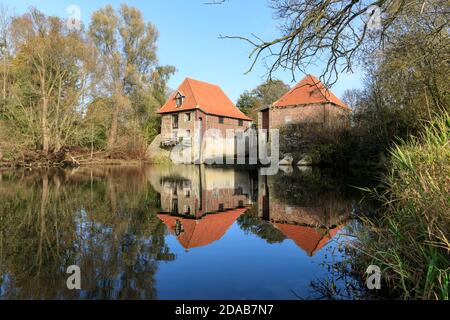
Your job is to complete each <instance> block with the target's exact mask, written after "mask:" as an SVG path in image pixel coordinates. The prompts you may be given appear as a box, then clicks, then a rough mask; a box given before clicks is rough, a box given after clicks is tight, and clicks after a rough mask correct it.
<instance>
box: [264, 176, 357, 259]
mask: <svg viewBox="0 0 450 320" xmlns="http://www.w3.org/2000/svg"><path fill="white" fill-rule="evenodd" d="M280 181H281V182H283V179H278V180H276V178H275V177H267V176H259V179H258V190H259V192H258V216H259V217H260V218H262V219H264V220H266V221H270V222H271V224H272V225H273V226H274V227H275V228H277V229H278V230H279V231H280V232H281V233H283V234H284V235H285V236H286V237H287V238H289V239H291V240H292V241H294V243H295V244H296V245H297V246H299V247H300V248H302V249H303V250H304V251H305V252H306V253H307V254H308V255H310V256H312V255H314V254H315V253H317V252H318V251H320V250H321V249H322V248H323V247H324V246H325V245H326V244H327V243H328V241H329V240H331V239H332V238H333V237H334V236H335V235H336V234H337V233H338V231H339V230H340V229H341V228H342V227H343V226H344V225H345V223H346V222H347V221H348V219H349V217H350V214H351V205H350V203H349V202H348V201H346V200H344V199H342V198H340V197H336V195H335V194H334V193H333V192H319V193H314V192H311V193H308V191H309V190H308V185H307V184H305V186H304V189H305V194H306V195H307V196H306V197H305V198H307V199H305V200H304V201H302V199H296V201H289V200H290V199H289V198H290V197H291V196H292V194H289V192H290V190H289V189H288V188H286V187H287V185H288V184H289V182H287V183H286V185H283V184H282V183H280ZM299 183H300V182H299ZM275 189H276V190H275ZM283 189H285V191H284V192H285V196H284V197H283V198H282V197H279V196H278V197H276V196H274V195H273V193H275V192H274V191H276V193H277V194H278V195H280V194H283ZM292 202H294V203H295V204H290V203H292ZM288 203H289V204H288Z"/></svg>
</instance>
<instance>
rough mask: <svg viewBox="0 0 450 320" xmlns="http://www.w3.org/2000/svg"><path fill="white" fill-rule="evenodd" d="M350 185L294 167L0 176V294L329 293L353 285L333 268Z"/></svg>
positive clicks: (350, 210)
mask: <svg viewBox="0 0 450 320" xmlns="http://www.w3.org/2000/svg"><path fill="white" fill-rule="evenodd" d="M350 183H351V182H348V181H346V180H344V178H343V177H341V176H339V175H336V174H333V173H327V172H324V171H320V170H303V171H302V170H300V169H298V168H293V169H290V170H285V171H280V172H279V173H278V174H277V175H276V176H269V177H267V176H261V175H259V174H258V170H257V169H250V168H230V167H227V168H220V167H205V166H193V165H192V166H189V165H177V166H173V165H172V166H150V165H149V166H142V167H123V166H117V167H93V168H89V167H82V168H77V169H70V170H47V171H3V172H2V171H0V299H315V298H324V296H325V297H328V298H330V297H332V296H333V295H334V294H335V291H336V292H337V291H339V290H341V292H342V291H348V290H344V289H345V288H348V285H349V282H351V281H352V280H351V279H350V280H349V279H345V278H342V277H340V275H339V273H337V272H336V270H335V268H333V263H335V262H336V261H338V262H339V261H342V259H344V258H346V256H345V255H346V253H345V252H346V250H345V247H346V246H347V245H348V244H349V243H350V242H351V241H353V239H354V238H353V237H351V236H349V234H350V233H352V230H353V229H354V228H357V227H358V226H357V223H356V222H355V221H354V219H353V218H354V213H355V210H356V209H357V208H356V206H357V203H358V200H359V197H360V195H359V194H358V193H356V192H355V189H354V188H351V187H350V186H349V184H350ZM70 265H78V266H79V267H80V268H81V279H82V280H81V287H82V289H81V290H79V291H77V290H68V289H67V286H66V279H67V277H68V276H69V275H68V274H66V269H67V267H68V266H70ZM330 286H331V287H332V288H334V289H333V290H332V292H331V293H330V291H329V289H324V287H330ZM324 290H325V291H326V290H328V291H327V292H328V293H325V294H324ZM346 294H347V293H346ZM346 294H345V295H343V296H341V297H344V298H352V297H353V296H352V294H351V293H350V294H349V295H346Z"/></svg>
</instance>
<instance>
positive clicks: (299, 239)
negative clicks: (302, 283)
mask: <svg viewBox="0 0 450 320" xmlns="http://www.w3.org/2000/svg"><path fill="white" fill-rule="evenodd" d="M274 225H275V227H276V228H277V229H278V230H280V231H281V232H282V233H283V234H284V235H285V236H286V237H288V238H289V239H291V240H292V241H294V242H295V244H296V245H297V246H299V247H300V248H302V249H303V250H305V251H306V253H307V254H308V255H309V256H313V255H314V254H316V253H317V252H318V251H320V249H322V248H323V247H324V246H325V245H326V244H327V243H328V241H330V240H331V239H332V238H333V237H334V236H335V235H336V234H337V233H338V231H339V230H340V229H341V228H342V226H337V227H335V228H333V229H331V230H327V229H319V228H314V227H308V226H299V225H292V224H285V223H275V224H274Z"/></svg>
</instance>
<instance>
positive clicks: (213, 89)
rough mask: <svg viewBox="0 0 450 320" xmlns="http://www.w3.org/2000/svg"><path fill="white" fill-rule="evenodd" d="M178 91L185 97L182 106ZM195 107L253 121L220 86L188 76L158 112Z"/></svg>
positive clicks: (209, 112)
mask: <svg viewBox="0 0 450 320" xmlns="http://www.w3.org/2000/svg"><path fill="white" fill-rule="evenodd" d="M178 92H180V93H181V94H182V95H183V96H184V97H185V98H184V100H183V104H182V105H181V106H180V107H177V104H176V101H175V97H176V95H177V93H178ZM194 109H201V110H202V111H204V112H205V113H207V114H212V115H217V116H224V117H229V118H234V119H242V120H247V121H252V119H250V118H249V117H247V116H246V115H245V114H244V113H242V112H241V111H240V110H239V109H238V108H237V107H236V106H235V105H234V104H233V102H232V101H231V100H230V99H229V98H228V97H227V95H226V94H225V93H224V92H223V91H222V89H221V88H220V87H219V86H217V85H215V84H211V83H207V82H203V81H199V80H194V79H191V78H186V79H185V80H184V81H183V82H182V83H181V85H180V86H179V87H178V90H176V91H175V92H174V93H172V94H171V95H170V97H169V99H168V100H167V101H166V103H165V104H164V105H163V106H162V107H161V109H159V111H158V113H170V112H180V111H186V110H194Z"/></svg>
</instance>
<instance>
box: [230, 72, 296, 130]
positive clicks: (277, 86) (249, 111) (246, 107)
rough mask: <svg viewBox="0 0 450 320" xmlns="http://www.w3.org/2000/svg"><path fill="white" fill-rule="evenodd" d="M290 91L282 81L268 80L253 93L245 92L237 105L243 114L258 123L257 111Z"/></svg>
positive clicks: (252, 91)
mask: <svg viewBox="0 0 450 320" xmlns="http://www.w3.org/2000/svg"><path fill="white" fill-rule="evenodd" d="M289 89H290V88H289V86H288V85H287V84H285V83H284V82H283V81H281V80H268V81H266V82H264V83H262V84H260V85H259V86H257V87H256V88H255V89H253V90H251V91H244V93H242V94H241V95H240V97H239V99H238V101H237V103H236V105H237V107H238V108H239V109H240V110H241V111H242V112H244V113H245V114H246V115H248V116H249V117H251V118H252V119H253V120H255V121H257V112H256V109H257V108H260V107H263V106H268V105H271V104H272V103H274V102H275V101H276V100H278V99H279V98H280V97H281V96H282V95H283V94H285V93H286V92H288V91H289Z"/></svg>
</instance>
